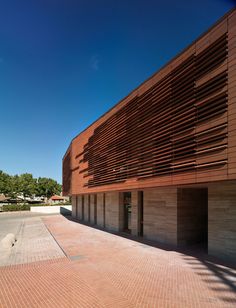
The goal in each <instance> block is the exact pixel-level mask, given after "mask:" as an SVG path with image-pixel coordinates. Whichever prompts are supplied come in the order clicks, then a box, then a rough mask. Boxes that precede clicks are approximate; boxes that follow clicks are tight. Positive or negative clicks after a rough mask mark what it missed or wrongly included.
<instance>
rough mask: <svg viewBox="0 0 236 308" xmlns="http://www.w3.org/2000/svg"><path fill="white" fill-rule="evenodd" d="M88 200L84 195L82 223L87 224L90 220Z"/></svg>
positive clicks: (87, 196)
mask: <svg viewBox="0 0 236 308" xmlns="http://www.w3.org/2000/svg"><path fill="white" fill-rule="evenodd" d="M89 201H90V198H89V195H84V221H85V222H89V220H90V202H89Z"/></svg>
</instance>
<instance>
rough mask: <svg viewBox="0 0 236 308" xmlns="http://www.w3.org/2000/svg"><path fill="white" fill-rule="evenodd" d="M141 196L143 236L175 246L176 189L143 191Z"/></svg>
mask: <svg viewBox="0 0 236 308" xmlns="http://www.w3.org/2000/svg"><path fill="white" fill-rule="evenodd" d="M143 195H144V197H143V198H144V200H143V201H144V205H143V210H144V213H143V214H144V215H143V218H144V220H143V222H144V225H143V228H144V230H143V236H144V237H145V238H148V239H151V240H154V241H158V242H162V243H168V244H173V245H177V189H176V188H158V189H156V188H155V189H145V190H144V194H143Z"/></svg>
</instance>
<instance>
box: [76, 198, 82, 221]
mask: <svg viewBox="0 0 236 308" xmlns="http://www.w3.org/2000/svg"><path fill="white" fill-rule="evenodd" d="M82 202H83V196H82V195H78V196H77V216H78V219H79V220H83V208H82V206H83V203H82Z"/></svg>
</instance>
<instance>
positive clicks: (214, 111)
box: [64, 35, 228, 187]
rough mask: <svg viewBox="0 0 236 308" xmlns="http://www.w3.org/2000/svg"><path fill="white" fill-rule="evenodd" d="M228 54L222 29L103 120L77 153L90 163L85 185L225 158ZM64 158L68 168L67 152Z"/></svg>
mask: <svg viewBox="0 0 236 308" xmlns="http://www.w3.org/2000/svg"><path fill="white" fill-rule="evenodd" d="M226 60H227V35H223V36H221V37H220V38H219V39H217V40H216V41H215V42H213V43H212V44H210V45H209V47H207V48H206V49H204V50H203V51H202V52H201V53H199V54H197V55H196V54H192V55H190V56H189V57H188V58H187V59H186V60H185V61H184V62H182V63H181V64H180V65H179V66H177V67H176V68H175V69H173V70H172V71H171V72H170V73H169V74H167V75H166V76H165V77H164V78H163V79H161V80H160V81H158V82H157V83H156V84H155V85H153V86H152V87H151V88H150V89H149V90H147V91H146V92H145V93H144V94H142V95H140V96H136V97H134V98H133V99H132V100H131V101H130V102H128V103H127V104H126V105H125V106H124V107H123V108H121V109H120V110H119V111H117V112H116V113H115V114H113V115H112V116H111V117H110V118H109V119H107V120H106V121H105V122H103V123H102V124H101V125H99V126H98V127H97V128H96V129H95V131H94V133H93V135H92V136H91V137H90V138H89V140H88V143H87V144H86V145H85V146H84V149H83V152H80V153H78V154H77V155H76V159H77V161H78V163H79V164H80V163H81V164H82V163H83V164H84V163H85V165H84V166H83V167H81V168H80V169H79V173H80V174H82V175H83V176H84V178H85V179H87V182H86V184H85V186H86V187H94V186H100V185H107V184H114V183H121V182H125V181H126V180H127V179H130V178H135V179H137V180H142V179H145V178H148V177H160V176H165V175H174V174H179V173H185V172H189V171H195V170H196V171H197V170H205V169H206V170H207V169H208V168H209V170H210V169H212V168H216V167H218V166H222V165H224V164H226V163H227V159H226V158H227V157H226V156H224V153H225V152H224V150H225V149H226V148H227V122H225V123H221V122H220V123H218V122H217V119H219V117H222V116H223V115H224V114H227V78H228V76H227V71H226V70H225V71H223V72H222V63H223V62H224V61H226ZM220 66H221V69H220V70H219V73H218V71H217V69H218V68H219V67H220ZM223 69H224V67H223ZM211 73H213V75H212V76H213V77H211V76H210V75H208V74H211ZM205 77H206V78H205ZM205 80H206V81H205ZM209 121H211V126H210V127H209V126H207V125H206V124H207V123H209ZM214 121H216V124H215V126H214ZM204 125H205V126H204ZM214 155H216V156H214ZM217 155H218V156H217ZM214 157H215V158H214ZM64 164H65V170H66V168H67V167H66V165H68V159H67V158H66V159H65V160H64ZM65 176H66V177H68V178H69V176H70V175H69V174H68V173H66V175H65Z"/></svg>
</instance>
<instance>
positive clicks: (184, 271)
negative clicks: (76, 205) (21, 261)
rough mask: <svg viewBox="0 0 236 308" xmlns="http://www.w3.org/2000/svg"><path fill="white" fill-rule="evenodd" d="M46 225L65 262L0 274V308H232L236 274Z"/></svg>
mask: <svg viewBox="0 0 236 308" xmlns="http://www.w3.org/2000/svg"><path fill="white" fill-rule="evenodd" d="M44 223H45V224H46V226H47V227H48V229H49V230H50V232H51V233H52V235H53V236H54V238H55V239H56V241H57V242H58V243H59V245H60V246H61V247H62V249H63V250H64V252H65V254H66V255H67V257H65V258H60V259H53V260H50V261H42V262H35V263H30V264H26V265H15V266H8V267H2V268H0V307H7V308H8V307H17V308H18V307H127V308H129V307H181V308H182V307H236V293H235V289H236V271H235V270H233V269H232V268H229V267H226V266H222V265H219V264H217V263H214V262H210V261H207V260H200V259H198V258H196V257H192V256H188V255H185V254H182V253H178V252H175V251H166V250H162V249H158V248H154V247H151V246H147V245H143V244H140V243H138V242H135V241H132V240H129V239H125V238H122V237H119V236H116V235H113V234H109V233H106V232H103V231H100V230H96V229H93V228H90V227H88V226H84V225H81V224H79V223H76V222H72V221H69V220H67V219H66V218H64V217H62V216H51V217H47V218H44Z"/></svg>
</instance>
